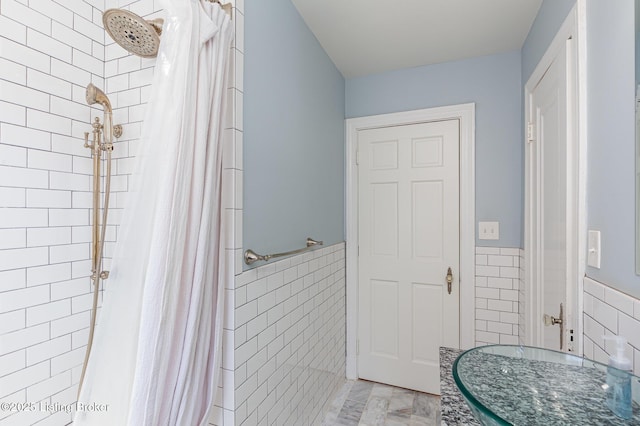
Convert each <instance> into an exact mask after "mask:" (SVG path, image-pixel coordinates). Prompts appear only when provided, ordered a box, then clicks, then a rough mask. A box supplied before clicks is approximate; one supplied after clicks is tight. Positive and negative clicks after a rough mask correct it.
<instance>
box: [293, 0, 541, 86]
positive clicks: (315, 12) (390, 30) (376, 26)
mask: <svg viewBox="0 0 640 426" xmlns="http://www.w3.org/2000/svg"><path fill="white" fill-rule="evenodd" d="M291 1H292V2H293V4H294V5H295V7H296V8H297V9H298V11H299V12H300V15H302V18H303V19H304V21H305V22H306V23H307V26H308V27H309V28H310V29H311V31H312V32H313V33H314V34H315V36H316V38H317V39H318V41H319V42H320V44H321V45H322V47H323V48H324V50H325V51H326V52H327V54H328V55H329V57H330V58H331V60H333V62H334V63H335V64H336V66H337V67H338V69H339V70H340V72H341V73H342V75H343V76H344V77H345V78H352V77H359V76H363V75H368V74H377V73H382V72H386V71H391V70H395V69H401V68H409V67H416V66H421V65H428V64H435V63H441V62H448V61H455V60H459V59H465V58H471V57H476V56H484V55H491V54H496V53H503V52H508V51H513V50H518V49H520V48H521V47H522V44H523V43H524V40H525V38H526V37H527V34H528V33H529V29H530V28H531V24H532V23H533V20H534V19H535V17H536V14H537V13H538V9H539V8H540V5H541V3H542V0H395V1H394V0H322V1H319V0H291Z"/></svg>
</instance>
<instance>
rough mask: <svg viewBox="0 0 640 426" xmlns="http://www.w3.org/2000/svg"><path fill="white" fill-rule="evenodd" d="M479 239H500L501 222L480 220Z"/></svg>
mask: <svg viewBox="0 0 640 426" xmlns="http://www.w3.org/2000/svg"><path fill="white" fill-rule="evenodd" d="M478 239H479V240H499V239H500V223H499V222H478Z"/></svg>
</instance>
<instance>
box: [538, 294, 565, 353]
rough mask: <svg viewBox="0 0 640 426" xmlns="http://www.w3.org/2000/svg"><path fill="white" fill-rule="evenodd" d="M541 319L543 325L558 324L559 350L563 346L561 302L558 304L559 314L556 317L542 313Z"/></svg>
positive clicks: (562, 311) (562, 310)
mask: <svg viewBox="0 0 640 426" xmlns="http://www.w3.org/2000/svg"><path fill="white" fill-rule="evenodd" d="M542 321H544V325H546V326H549V325H556V324H558V325H560V350H562V347H563V346H564V309H563V306H562V303H561V304H560V316H559V317H558V318H556V317H552V316H551V315H548V314H544V315H543V316H542Z"/></svg>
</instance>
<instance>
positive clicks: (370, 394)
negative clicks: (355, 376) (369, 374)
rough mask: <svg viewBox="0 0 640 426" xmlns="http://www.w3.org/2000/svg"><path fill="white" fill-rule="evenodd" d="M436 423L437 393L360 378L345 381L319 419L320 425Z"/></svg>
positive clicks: (419, 425)
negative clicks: (320, 420)
mask: <svg viewBox="0 0 640 426" xmlns="http://www.w3.org/2000/svg"><path fill="white" fill-rule="evenodd" d="M439 424H440V397H439V396H437V395H429V394H426V393H422V392H416V391H412V390H408V389H402V388H396V387H393V386H388V385H383V384H380V383H373V382H368V381H364V380H357V381H353V380H350V381H347V382H346V383H345V385H344V386H343V387H342V389H340V391H338V392H337V394H336V398H335V399H334V401H333V403H332V404H331V406H330V408H329V411H328V412H327V414H326V416H325V418H324V420H323V422H322V426H356V425H359V426H427V425H429V426H431V425H439Z"/></svg>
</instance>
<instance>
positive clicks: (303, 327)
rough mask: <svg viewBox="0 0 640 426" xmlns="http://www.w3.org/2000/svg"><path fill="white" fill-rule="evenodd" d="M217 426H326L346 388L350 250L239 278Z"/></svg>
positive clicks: (321, 252)
mask: <svg viewBox="0 0 640 426" xmlns="http://www.w3.org/2000/svg"><path fill="white" fill-rule="evenodd" d="M232 298H233V301H234V306H235V310H234V315H233V327H232V328H233V332H230V333H228V334H227V336H226V338H225V342H224V344H225V345H226V347H227V348H226V349H225V350H224V352H225V356H224V359H223V368H224V369H225V370H224V374H225V375H227V376H229V375H232V377H227V378H224V377H223V382H224V392H223V396H222V399H223V400H222V404H221V407H222V408H223V410H219V409H218V410H216V412H215V413H214V415H213V418H212V422H213V424H217V425H221V424H223V423H222V422H224V425H225V426H227V425H234V424H235V425H255V424H263V423H264V424H300V425H302V424H318V423H320V422H321V421H322V416H323V415H324V412H325V409H326V408H327V407H328V404H330V403H331V398H332V395H333V394H334V393H335V392H336V391H337V390H338V389H339V388H340V387H341V386H342V385H343V384H344V383H345V381H346V379H345V321H346V319H345V245H344V243H339V244H335V245H332V246H329V247H324V248H320V249H316V250H313V251H311V252H307V253H305V254H301V255H298V256H294V257H291V258H287V259H284V260H281V261H278V262H274V263H269V264H267V265H264V266H260V267H258V268H255V269H251V270H248V271H246V272H243V273H242V274H240V275H237V276H236V282H235V289H234V290H233V294H232Z"/></svg>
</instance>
